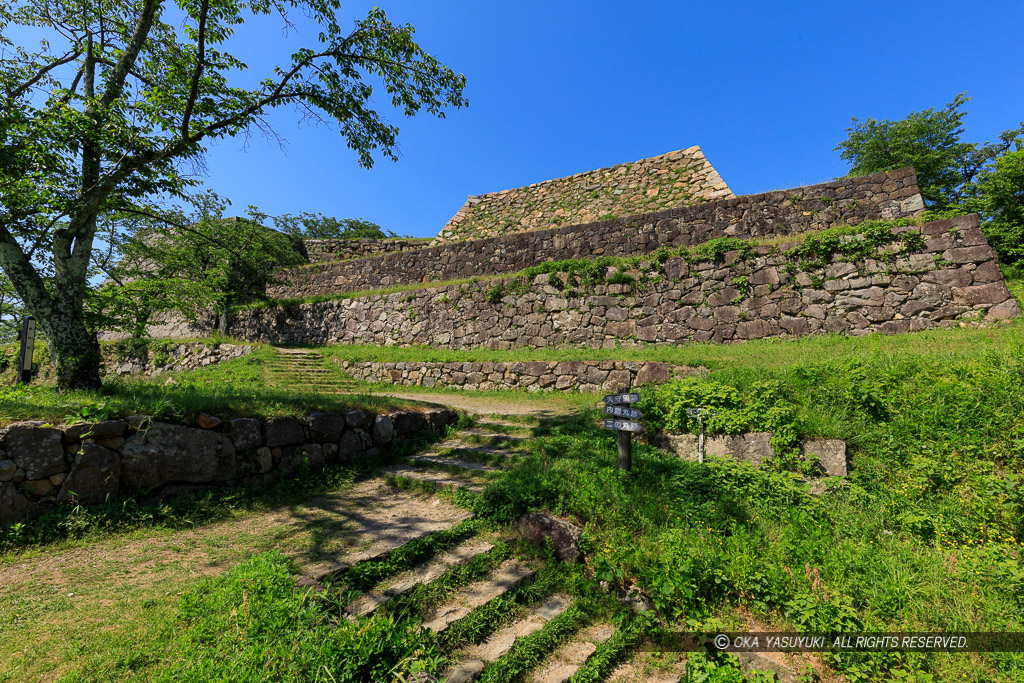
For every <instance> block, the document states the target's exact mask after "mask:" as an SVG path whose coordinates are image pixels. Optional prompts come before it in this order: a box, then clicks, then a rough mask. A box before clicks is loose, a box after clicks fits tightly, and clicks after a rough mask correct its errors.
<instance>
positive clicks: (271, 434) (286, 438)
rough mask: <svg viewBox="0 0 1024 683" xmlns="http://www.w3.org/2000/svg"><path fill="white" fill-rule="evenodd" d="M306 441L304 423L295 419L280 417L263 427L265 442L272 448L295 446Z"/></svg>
mask: <svg viewBox="0 0 1024 683" xmlns="http://www.w3.org/2000/svg"><path fill="white" fill-rule="evenodd" d="M305 439H306V433H305V432H304V431H303V429H302V423H300V422H299V421H298V419H296V418H294V417H279V418H277V419H274V420H271V421H270V422H267V423H266V424H265V425H264V426H263V442H264V443H265V444H266V445H268V446H270V447H271V448H274V447H277V446H294V445H296V444H300V443H302V442H303V441H305Z"/></svg>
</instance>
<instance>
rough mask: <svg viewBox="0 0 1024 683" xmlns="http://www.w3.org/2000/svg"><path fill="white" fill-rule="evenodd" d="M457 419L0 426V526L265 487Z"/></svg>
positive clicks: (141, 420)
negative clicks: (122, 504) (122, 502)
mask: <svg viewBox="0 0 1024 683" xmlns="http://www.w3.org/2000/svg"><path fill="white" fill-rule="evenodd" d="M457 417H458V416H457V414H456V413H455V412H454V411H452V410H449V409H447V408H431V409H428V410H425V411H423V412H417V411H412V410H400V411H394V412H392V413H390V414H384V413H381V414H377V415H375V414H373V413H370V412H367V411H365V410H349V411H348V412H346V413H328V412H316V413H311V414H309V415H306V416H304V417H281V418H276V419H273V420H267V421H260V420H256V419H253V418H247V417H239V418H235V419H226V420H221V419H219V418H217V417H214V416H212V415H200V416H199V417H197V418H196V420H195V423H194V424H189V425H184V424H171V423H167V422H157V421H152V420H150V418H148V417H146V416H143V415H134V416H129V417H126V418H124V419H116V420H106V421H103V422H97V423H81V424H74V425H70V426H63V427H60V426H55V425H52V424H46V423H43V422H40V421H32V422H16V423H14V424H9V425H6V426H3V427H0V526H3V525H6V524H10V523H13V522H18V521H21V520H25V519H30V518H33V517H38V516H40V515H43V514H46V513H47V512H50V511H52V510H54V509H55V508H56V507H57V506H59V505H74V504H77V503H100V502H103V501H105V500H107V499H108V498H109V499H111V500H119V499H124V498H126V497H128V496H131V495H137V494H139V493H142V494H144V495H147V496H154V495H155V496H158V497H160V498H165V497H169V496H172V495H179V494H182V493H188V492H192V491H196V490H197V489H201V488H206V487H210V486H223V485H231V486H250V485H259V484H264V483H269V482H272V481H274V480H275V479H276V478H277V477H278V476H280V475H281V474H282V473H285V472H292V471H294V470H297V469H298V468H300V467H302V466H303V465H308V466H309V467H311V468H315V467H320V466H323V465H325V464H332V463H350V462H353V461H357V460H360V459H365V458H369V457H373V456H374V455H376V454H379V453H380V452H381V451H380V449H381V448H385V447H387V446H388V445H389V444H391V442H392V441H394V440H396V439H397V440H402V439H407V438H413V437H416V436H418V435H421V434H426V433H430V432H438V431H440V430H441V429H442V428H443V427H444V426H445V425H447V424H451V423H452V422H454V421H455V419H456V418H457Z"/></svg>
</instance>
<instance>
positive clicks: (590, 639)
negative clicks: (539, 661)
mask: <svg viewBox="0 0 1024 683" xmlns="http://www.w3.org/2000/svg"><path fill="white" fill-rule="evenodd" d="M613 633H615V627H614V626H611V625H609V624H597V625H596V626H591V627H590V628H587V629H585V630H584V631H583V632H581V633H580V634H579V635H577V636H576V637H575V638H573V639H572V640H571V641H570V642H568V643H566V644H565V645H563V646H562V647H560V648H558V649H557V650H556V651H555V653H554V654H553V655H551V659H550V660H549V661H548V663H547V664H546V665H545V666H544V667H543V668H541V669H539V670H537V671H535V672H534V673H533V675H532V676H531V677H530V679H529V680H530V681H531V683H565V681H568V680H569V679H570V678H572V677H573V676H574V675H575V674H576V672H577V671H579V668H580V667H581V666H583V665H584V664H585V663H586V661H587V660H588V659H590V657H591V655H593V654H594V653H595V652H597V646H598V645H600V644H601V643H603V642H604V641H606V640H608V639H609V638H611V637H612V634H613Z"/></svg>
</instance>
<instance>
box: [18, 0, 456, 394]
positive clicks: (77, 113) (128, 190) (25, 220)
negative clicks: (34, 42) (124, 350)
mask: <svg viewBox="0 0 1024 683" xmlns="http://www.w3.org/2000/svg"><path fill="white" fill-rule="evenodd" d="M338 7H339V5H338V0H257V1H256V2H251V3H247V2H243V1H242V0H178V2H177V3H176V4H173V5H170V6H168V3H167V2H166V0H15V2H13V3H8V4H5V5H3V6H2V7H0V48H2V50H3V53H2V60H0V98H2V100H3V107H2V109H0V268H2V269H3V271H4V272H5V273H6V274H7V276H8V277H9V278H10V281H11V283H12V284H13V286H14V288H15V289H16V291H17V292H18V295H19V297H20V298H21V299H22V301H24V303H25V305H26V307H27V308H28V309H29V310H31V311H32V313H33V314H34V315H35V316H36V318H37V319H38V320H39V324H40V326H41V328H42V330H43V332H44V333H45V335H46V338H47V340H48V341H49V343H50V349H51V355H52V357H53V358H54V362H55V366H56V367H55V369H56V372H57V378H58V386H59V387H60V388H62V389H70V388H95V387H99V386H100V376H99V366H100V358H99V352H98V345H97V343H96V340H95V336H94V335H91V334H90V333H89V331H88V329H87V327H86V322H85V315H84V313H83V302H84V299H85V295H86V291H87V289H88V273H89V265H90V260H91V255H92V252H93V248H94V244H93V243H94V241H95V238H96V232H97V227H98V225H99V224H100V223H101V222H102V220H103V219H104V218H105V217H107V216H110V215H113V214H122V215H123V214H131V213H134V214H137V215H147V216H154V217H158V216H159V215H160V213H161V210H160V207H159V205H158V204H157V202H158V200H161V199H167V198H175V197H177V198H184V197H185V196H186V195H187V193H188V190H189V188H190V187H193V186H195V185H196V180H195V179H194V177H192V176H191V175H190V174H189V172H190V170H192V169H194V168H196V167H197V166H200V167H201V163H202V157H203V153H204V151H205V148H204V145H206V144H208V143H209V142H210V141H213V140H217V139H221V138H226V137H232V136H236V135H240V134H248V133H250V132H251V131H253V130H258V131H262V132H264V133H266V134H268V135H273V131H272V130H271V129H270V128H269V127H268V125H267V123H266V121H265V119H264V118H263V117H264V115H265V114H266V113H267V112H268V111H269V110H270V109H272V108H275V107H280V106H283V105H294V106H296V107H297V108H298V110H299V112H300V113H301V114H302V115H303V116H306V117H310V118H313V119H315V120H320V121H326V122H334V123H336V124H337V125H338V127H339V130H340V132H341V134H342V135H343V136H344V137H345V139H346V141H347V144H348V146H349V147H350V148H352V149H353V150H354V151H355V152H356V154H357V156H358V160H359V163H360V164H361V165H363V166H366V167H369V166H371V165H372V163H373V153H374V152H375V151H377V152H379V153H380V154H381V155H382V156H384V157H387V158H391V159H395V158H396V154H395V144H396V136H397V133H398V128H397V127H395V126H394V125H392V124H389V123H387V122H385V121H384V119H383V118H382V117H381V115H380V114H378V112H376V111H375V110H374V109H373V108H372V107H371V104H370V97H371V94H372V93H373V86H372V85H371V84H370V83H368V82H367V79H368V78H373V79H376V80H377V81H379V82H380V83H382V84H383V87H384V90H385V91H386V92H387V94H388V95H389V96H390V100H391V103H392V104H393V105H394V106H395V107H396V108H398V109H399V110H400V111H402V112H403V113H404V114H405V115H407V116H412V115H415V114H416V113H417V112H419V111H421V110H423V111H426V112H428V113H430V114H433V115H436V116H439V117H443V115H444V109H445V108H446V107H456V108H458V107H462V106H464V105H465V104H467V102H466V100H465V99H464V97H463V95H462V93H463V89H464V87H465V78H464V77H463V76H462V75H461V74H455V73H454V72H453V71H452V70H451V69H449V68H448V67H446V66H444V65H442V64H441V63H440V62H439V61H438V60H437V59H436V58H435V57H433V56H431V55H429V54H427V53H426V52H425V51H424V50H423V49H422V48H421V47H420V46H419V45H417V44H416V43H415V42H414V40H413V33H414V31H413V28H412V27H411V26H409V25H394V24H392V23H391V22H389V21H388V19H387V17H386V16H385V14H384V12H383V11H381V10H379V9H374V10H371V11H370V13H369V14H368V15H367V17H366V18H365V19H363V20H360V21H357V22H356V24H355V28H354V29H353V30H352V31H351V32H344V31H342V29H341V27H340V25H339V20H338V18H337V16H336V12H337V10H338ZM290 9H298V10H299V11H302V12H303V13H304V14H305V16H306V17H308V18H309V20H310V21H311V22H315V23H316V24H317V25H318V26H319V27H320V34H319V36H318V39H317V43H316V44H315V45H314V46H311V47H306V48H302V49H300V50H298V51H296V52H295V53H294V54H293V55H291V58H290V61H288V62H287V63H286V64H284V65H283V66H280V67H278V68H275V69H274V70H273V72H272V73H270V74H267V75H266V76H265V77H264V78H262V79H261V80H259V81H258V85H256V86H255V87H251V88H245V87H242V86H241V85H239V84H238V83H239V82H240V81H239V78H238V76H239V72H241V71H242V70H244V69H245V64H244V63H243V62H242V61H241V60H240V59H239V58H237V57H235V56H234V55H232V54H230V53H229V52H228V51H227V46H226V43H227V41H228V39H229V38H230V37H231V36H232V34H233V33H234V32H235V31H236V30H238V28H239V27H240V26H242V25H243V23H244V21H245V19H246V18H248V17H251V16H255V15H269V14H277V15H279V16H280V17H281V18H282V19H283V20H284V21H285V22H286V23H287V21H288V19H287V14H288V11H289V10H290ZM175 12H179V15H177V16H174V13H175ZM179 26H181V27H183V28H182V29H181V30H179ZM18 27H30V28H31V29H33V30H37V31H38V30H41V31H42V32H43V33H45V34H46V39H45V40H43V41H41V42H40V44H39V46H38V48H36V49H33V50H31V51H30V50H29V49H26V48H25V47H23V46H16V45H15V44H14V42H13V41H12V40H11V38H10V33H11V29H12V28H14V29H16V30H17V29H18ZM250 82H252V81H251V79H250ZM45 268H52V271H53V287H52V289H48V288H47V287H46V282H45V280H44V276H43V272H42V271H43V269H45Z"/></svg>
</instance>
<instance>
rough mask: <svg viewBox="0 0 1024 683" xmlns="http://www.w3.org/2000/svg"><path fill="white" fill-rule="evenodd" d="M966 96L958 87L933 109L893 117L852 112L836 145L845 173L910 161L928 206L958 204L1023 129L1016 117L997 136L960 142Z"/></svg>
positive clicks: (898, 165)
mask: <svg viewBox="0 0 1024 683" xmlns="http://www.w3.org/2000/svg"><path fill="white" fill-rule="evenodd" d="M969 101H970V98H969V97H967V93H961V94H959V95H957V96H956V97H954V98H953V101H952V102H950V103H949V104H947V105H946V106H945V107H943V108H942V109H941V110H939V111H935V110H934V109H925V110H923V111H918V112H912V113H910V114H909V115H908V116H907V117H906V118H904V119H901V120H899V121H889V120H887V119H882V120H877V119H868V120H866V121H859V120H858V119H857V118H853V119H852V122H853V125H852V126H851V127H850V128H847V129H846V132H847V133H848V136H847V138H846V140H844V141H843V142H841V143H839V146H838V147H836V150H839V151H840V152H841V153H840V157H841V158H842V159H843V160H844V161H847V162H848V163H849V164H850V175H867V174H870V173H878V172H879V171H891V170H893V169H897V168H903V167H904V166H913V167H914V169H915V170H916V171H917V180H918V184H919V186H920V188H921V196H922V197H924V200H925V202H926V203H927V204H928V205H929V207H931V208H934V209H946V208H949V207H950V206H954V205H957V204H960V203H961V202H962V201H963V200H964V198H965V197H967V196H969V195H970V194H971V193H972V186H973V183H974V182H975V180H977V178H978V177H979V176H980V175H981V174H982V173H983V172H984V171H985V169H987V168H989V167H990V166H991V164H992V163H993V162H994V160H995V159H997V158H998V157H1000V156H1001V155H1002V154H1004V153H1005V152H1006V151H1007V150H1009V149H1010V148H1011V147H1012V146H1013V145H1014V143H1015V140H1017V139H1019V137H1020V136H1021V135H1022V134H1024V122H1022V123H1021V125H1020V127H1018V128H1016V129H1011V130H1007V131H1004V132H1003V133H1001V134H1000V135H999V142H996V143H990V142H986V143H984V144H981V145H979V144H978V143H974V142H963V141H962V140H961V136H962V135H963V132H964V129H963V117H964V116H965V115H966V114H967V112H966V111H963V109H962V107H963V106H964V105H965V104H966V103H967V102H969Z"/></svg>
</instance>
